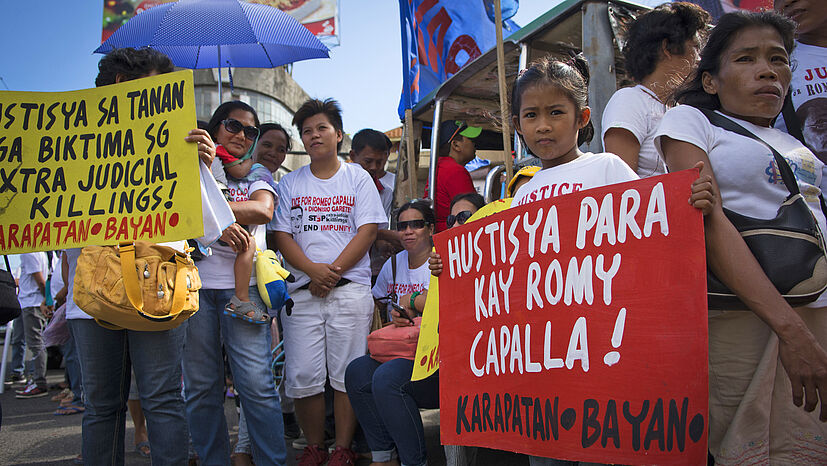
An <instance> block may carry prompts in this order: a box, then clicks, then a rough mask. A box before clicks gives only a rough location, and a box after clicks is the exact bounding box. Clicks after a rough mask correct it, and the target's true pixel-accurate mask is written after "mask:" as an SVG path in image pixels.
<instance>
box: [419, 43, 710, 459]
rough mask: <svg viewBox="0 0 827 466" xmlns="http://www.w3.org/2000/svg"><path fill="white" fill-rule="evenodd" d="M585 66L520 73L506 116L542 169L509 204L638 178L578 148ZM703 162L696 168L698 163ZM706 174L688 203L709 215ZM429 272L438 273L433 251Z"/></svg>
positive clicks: (585, 110)
mask: <svg viewBox="0 0 827 466" xmlns="http://www.w3.org/2000/svg"><path fill="white" fill-rule="evenodd" d="M588 84H589V68H588V64H587V63H586V60H585V59H584V58H583V56H582V55H581V54H578V55H575V56H572V57H570V58H569V59H568V60H565V61H561V60H555V59H551V58H543V59H540V60H538V61H536V62H534V63H532V64H531V65H530V66H529V67H528V69H526V70H524V71H522V72H520V74H519V75H518V76H517V80H516V81H515V83H514V87H513V90H512V94H511V114H512V116H511V118H512V123H513V124H514V128H515V129H516V130H517V133H518V134H519V135H520V138H521V139H522V141H523V143H524V144H525V146H526V148H527V149H528V151H529V152H530V153H532V154H534V155H535V156H537V157H538V158H539V159H540V162H541V163H542V168H543V169H542V170H540V171H539V172H537V173H536V174H535V175H534V177H533V178H532V179H531V180H530V181H529V182H528V183H526V184H524V185H523V186H521V187H520V188H519V189H518V190H517V192H516V193H515V194H514V198H513V201H512V204H511V205H513V206H517V205H522V204H526V203H528V202H533V201H538V200H541V199H547V198H550V197H556V196H559V195H563V194H569V193H572V192H576V191H582V190H586V189H590V188H597V187H601V186H606V185H610V184H615V183H622V182H625V181H632V180H636V179H638V176H637V175H636V174H635V172H634V171H632V169H631V168H629V166H628V165H627V164H626V163H625V162H624V161H623V160H622V159H621V158H620V157H618V156H616V155H614V154H611V153H605V152H604V153H599V154H594V153H591V152H582V151H580V149H579V148H578V146H579V145H581V144H583V143H585V142H588V141H589V140H591V137H592V134H593V129H592V126H591V124H590V122H589V119H590V115H591V112H590V110H589V107H588ZM702 166H703V165H702V164H698V165H696V167H702ZM713 199H714V197H713V193H712V184H711V180H710V177H709V176H704V177H701V178H699V179H697V180H696V181H695V182H694V183H693V185H692V194H691V196H690V198H689V203H690V204H692V205H693V206H695V207H696V208H699V209H701V210H703V211H704V213H708V212H709V211H711V209H712V202H713ZM430 268H431V271H432V274H434V275H438V274H440V273H441V271H442V261H441V259H440V257H439V255H437V254H434V255H433V256H432V259H431V261H430ZM530 463H531V464H532V465H535V466H536V465H565V464H570V462H568V461H562V460H555V459H551V458H540V457H531V458H530Z"/></svg>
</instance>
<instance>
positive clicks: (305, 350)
mask: <svg viewBox="0 0 827 466" xmlns="http://www.w3.org/2000/svg"><path fill="white" fill-rule="evenodd" d="M292 298H293V312H292V314H291V315H289V316H288V315H287V314H285V313H284V312H283V311H282V315H281V323H282V326H283V328H284V352H285V361H284V375H285V377H284V385H285V393H286V394H287V396H289V397H290V398H306V397H309V396H313V395H317V394H319V393H323V392H324V385H325V380H326V379H327V378H328V376H329V377H330V385H331V386H332V387H333V389H334V390H337V391H340V392H345V391H346V390H345V369H347V365H348V364H350V362H351V361H353V360H354V359H356V358H358V357H360V356H364V355H365V354H366V353H367V347H368V340H367V338H368V333H369V332H370V323H371V320H372V319H373V296H372V295H371V292H370V286H368V285H362V284H359V283H348V284H347V285H343V286H340V287H336V288H333V289H332V290H331V291H330V294H328V295H327V297H325V298H316V297H314V296H312V295H311V294H310V291H308V290H296V291H295V292H293V293H292Z"/></svg>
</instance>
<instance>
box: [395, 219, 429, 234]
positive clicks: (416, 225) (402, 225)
mask: <svg viewBox="0 0 827 466" xmlns="http://www.w3.org/2000/svg"><path fill="white" fill-rule="evenodd" d="M427 224H428V222H426V221H425V220H423V219H421V218H420V219H417V220H408V221H407V222H396V231H405V230H407V229H408V227H411V228H412V229H414V230H419V229H420V228H425V225H427Z"/></svg>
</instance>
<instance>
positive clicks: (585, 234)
mask: <svg viewBox="0 0 827 466" xmlns="http://www.w3.org/2000/svg"><path fill="white" fill-rule="evenodd" d="M697 173H698V172H697V170H687V171H683V172H679V173H675V174H670V175H664V176H659V177H653V178H648V179H645V180H640V181H634V182H630V183H622V184H617V185H612V186H607V187H604V188H598V189H593V190H587V191H581V192H577V193H574V194H569V195H565V196H560V197H557V198H551V199H547V200H544V201H538V202H533V203H529V204H526V205H523V206H519V207H514V208H511V209H509V210H507V211H504V212H501V213H498V214H495V215H492V216H490V217H487V218H484V219H481V220H479V221H477V222H473V223H467V224H465V225H463V226H461V227H456V228H453V229H451V230H448V231H446V232H443V233H441V234H439V235H436V236H435V238H434V240H435V245H436V249H437V251H438V252H439V253H440V255H441V256H442V260H443V265H444V269H443V272H442V275H441V276H440V287H441V288H442V291H443V292H442V293H441V296H440V304H441V306H440V307H441V309H442V311H443V312H441V313H440V314H441V315H440V324H439V325H440V335H441V338H440V349H439V355H440V381H441V383H440V407H441V412H440V426H441V434H442V443H444V444H451V445H476V446H484V447H490V448H497V449H503V450H512V451H517V452H521V453H526V454H533V455H538V456H546V457H552V458H558V459H566V460H581V461H593V462H599V463H619V464H705V462H706V456H707V444H706V442H707V429H708V418H707V416H708V414H707V413H708V382H707V380H708V375H707V323H706V321H707V309H706V260H705V249H704V238H703V226H702V215H701V213H700V211H699V210H697V209H695V208H693V207H692V206H690V205H689V204H688V202H687V200H688V199H689V195H690V185H691V183H692V181H693V180H694V179H695V178H696V177H697ZM447 309H450V312H447V311H446V310H447Z"/></svg>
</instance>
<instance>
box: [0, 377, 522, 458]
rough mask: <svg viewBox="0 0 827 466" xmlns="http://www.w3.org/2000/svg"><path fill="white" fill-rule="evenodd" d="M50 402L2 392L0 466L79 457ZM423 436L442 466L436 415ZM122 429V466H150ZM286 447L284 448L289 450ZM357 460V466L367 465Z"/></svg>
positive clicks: (428, 416) (74, 425)
mask: <svg viewBox="0 0 827 466" xmlns="http://www.w3.org/2000/svg"><path fill="white" fill-rule="evenodd" d="M47 378H48V381H49V383H50V384H56V383H58V382H60V381H61V380H63V371H62V370H61V371H57V370H52V371H49V373H48V377H47ZM56 393H57V391H53V392H51V393H50V394H49V395H50V396H49V397H41V398H34V399H29V400H18V399H16V398H15V397H14V390H6V392H5V393H3V394H2V395H0V406H2V409H3V419H2V427H0V464H2V465H61V466H64V465H74V464H75V463H74V459H75V457H77V455H78V454H80V442H81V427H80V422H81V416H82V415H80V414H78V415H72V416H55V415H54V414H53V413H54V410H55V409H56V408H57V403H55V402H53V401H50V400H49V398H50V397H51V395H54V394H56ZM225 414H226V416H227V423H228V425H229V426H230V430H231V441H232V442H235V434H236V432H237V428H238V427H237V425H238V424H237V423H238V417H237V415H236V411H235V404H234V403H233V402H232V400H228V401H227V403H226V404H225ZM422 415H423V420H424V424H425V435H426V438H427V443H428V454H429V457H428V464H430V465H432V466H442V465H444V464H445V455H444V453H443V449H442V447H441V445H440V444H439V411H438V410H429V411H423V412H422ZM126 422H127V425H126V464H127V465H149V464H150V461H149V459H146V458H143V457H141V456H140V455H138V453H136V452H135V443H134V440H133V435H134V430H133V426H132V420H131V419H130V418H129V416H127V421H126ZM288 447H289V445H288ZM297 453H299V452H298V451H297V450H294V449H292V448H289V450H288V464H289V465H295V464H296V462H295V455H296V454H297ZM369 463H370V461H368V460H361V461H360V462H359V465H360V466H364V465H367V464H369ZM527 464H528V461H527V460H526V459H525V457H522V456H519V455H515V454H511V453H505V452H497V451H491V450H482V451H481V452H480V454H479V456H478V458H477V465H478V466H485V465H502V466H524V465H527Z"/></svg>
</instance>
